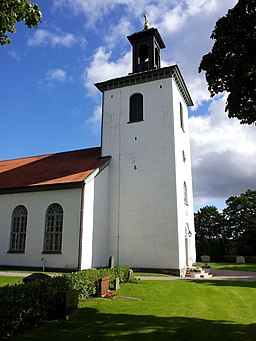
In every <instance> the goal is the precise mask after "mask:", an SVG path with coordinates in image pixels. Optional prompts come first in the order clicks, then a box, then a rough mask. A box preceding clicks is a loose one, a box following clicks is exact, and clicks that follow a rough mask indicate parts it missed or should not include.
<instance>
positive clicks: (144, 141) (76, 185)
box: [0, 20, 196, 276]
mask: <svg viewBox="0 0 256 341" xmlns="http://www.w3.org/2000/svg"><path fill="white" fill-rule="evenodd" d="M128 40H129V42H130V43H131V46H132V72H131V73H129V74H128V75H125V76H123V77H120V78H115V79H110V80H106V81H103V82H101V83H97V84H95V85H96V87H97V88H98V89H99V91H101V92H102V95H103V97H102V98H103V99H102V129H101V146H100V147H95V148H87V149H82V150H74V151H67V152H61V153H55V154H47V155H40V156H32V157H28V158H20V159H13V160H6V161H0V217H1V220H0V267H1V268H16V269H17V268H27V269H39V270H41V269H43V270H45V269H47V270H62V271H71V270H72V271H73V270H83V269H88V268H99V267H105V266H108V264H109V259H110V257H113V258H112V259H114V262H115V265H129V266H130V267H131V268H133V269H140V270H142V271H157V272H161V271H162V272H165V273H171V274H176V275H180V276H182V275H183V274H184V271H185V269H186V267H187V266H191V265H193V264H194V263H195V259H196V254H195V232H194V219H193V193H192V175H191V157H190V141H189V126H188V107H190V106H192V105H193V103H192V100H191V97H190V94H189V92H188V89H187V87H186V84H185V82H184V80H183V77H182V75H181V72H180V70H179V67H178V66H177V65H172V66H168V67H161V56H160V50H161V49H163V48H164V47H165V44H164V42H163V39H162V37H161V35H160V33H159V31H158V29H157V28H153V27H151V28H150V27H148V22H147V21H146V20H145V25H144V29H143V30H142V31H139V32H136V33H133V34H132V35H130V36H128Z"/></svg>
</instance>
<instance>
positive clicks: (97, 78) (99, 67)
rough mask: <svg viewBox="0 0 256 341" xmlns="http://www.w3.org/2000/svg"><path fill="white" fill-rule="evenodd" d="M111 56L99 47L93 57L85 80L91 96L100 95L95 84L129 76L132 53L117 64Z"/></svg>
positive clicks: (85, 74)
mask: <svg viewBox="0 0 256 341" xmlns="http://www.w3.org/2000/svg"><path fill="white" fill-rule="evenodd" d="M111 56H112V55H111V52H107V51H106V50H105V49H104V48H103V47H99V48H98V49H97V50H96V52H95V54H94V55H93V58H92V61H91V63H90V65H89V67H88V68H86V70H85V73H84V76H83V78H84V85H85V87H86V89H87V91H88V93H89V95H90V96H93V97H95V96H96V94H98V90H97V89H96V88H95V87H94V85H93V84H95V83H97V82H102V81H105V80H108V79H112V78H116V77H121V76H124V75H127V74H128V72H129V71H130V70H131V53H130V51H129V52H128V53H126V54H125V55H124V56H122V57H121V58H120V59H119V60H117V61H115V62H113V61H112V60H111Z"/></svg>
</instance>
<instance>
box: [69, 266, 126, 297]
mask: <svg viewBox="0 0 256 341" xmlns="http://www.w3.org/2000/svg"><path fill="white" fill-rule="evenodd" d="M129 270H130V268H129V266H117V267H115V268H111V269H108V268H105V269H99V270H97V269H87V270H83V271H78V272H72V273H67V274H65V275H63V276H64V277H65V278H66V279H67V281H68V282H69V284H70V286H71V287H72V289H76V290H77V291H78V297H79V300H81V301H84V300H86V299H87V298H89V297H90V296H94V295H96V293H97V292H98V288H99V279H100V278H102V277H105V276H109V277H110V286H111V287H112V288H113V284H114V280H115V279H116V278H117V277H119V279H120V283H125V282H127V281H128V278H129Z"/></svg>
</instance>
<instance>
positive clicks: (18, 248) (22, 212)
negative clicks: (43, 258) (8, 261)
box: [9, 205, 28, 253]
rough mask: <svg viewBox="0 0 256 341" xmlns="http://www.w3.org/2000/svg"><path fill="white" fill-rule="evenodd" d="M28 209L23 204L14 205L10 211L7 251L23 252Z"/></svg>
mask: <svg viewBox="0 0 256 341" xmlns="http://www.w3.org/2000/svg"><path fill="white" fill-rule="evenodd" d="M27 218H28V211H27V209H26V207H25V206H23V205H19V206H17V207H15V209H14V210H13V213H12V227H11V240H10V250H9V252H17V253H22V252H25V243H26V230H27Z"/></svg>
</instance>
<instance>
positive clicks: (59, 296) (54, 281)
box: [0, 277, 69, 338]
mask: <svg viewBox="0 0 256 341" xmlns="http://www.w3.org/2000/svg"><path fill="white" fill-rule="evenodd" d="M68 289H69V285H68V283H67V281H66V280H65V279H64V278H62V277H56V278H50V279H48V280H46V281H39V280H38V281H34V282H30V283H27V284H24V283H22V284H16V285H11V286H10V285H7V286H4V287H1V288H0V338H1V337H6V336H13V335H15V334H17V333H19V332H21V331H23V330H24V329H26V328H28V327H31V326H33V325H34V324H35V323H37V322H39V321H42V320H45V319H47V320H52V319H57V318H60V317H62V314H63V309H61V307H63V301H64V294H65V293H66V292H67V290H68Z"/></svg>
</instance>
